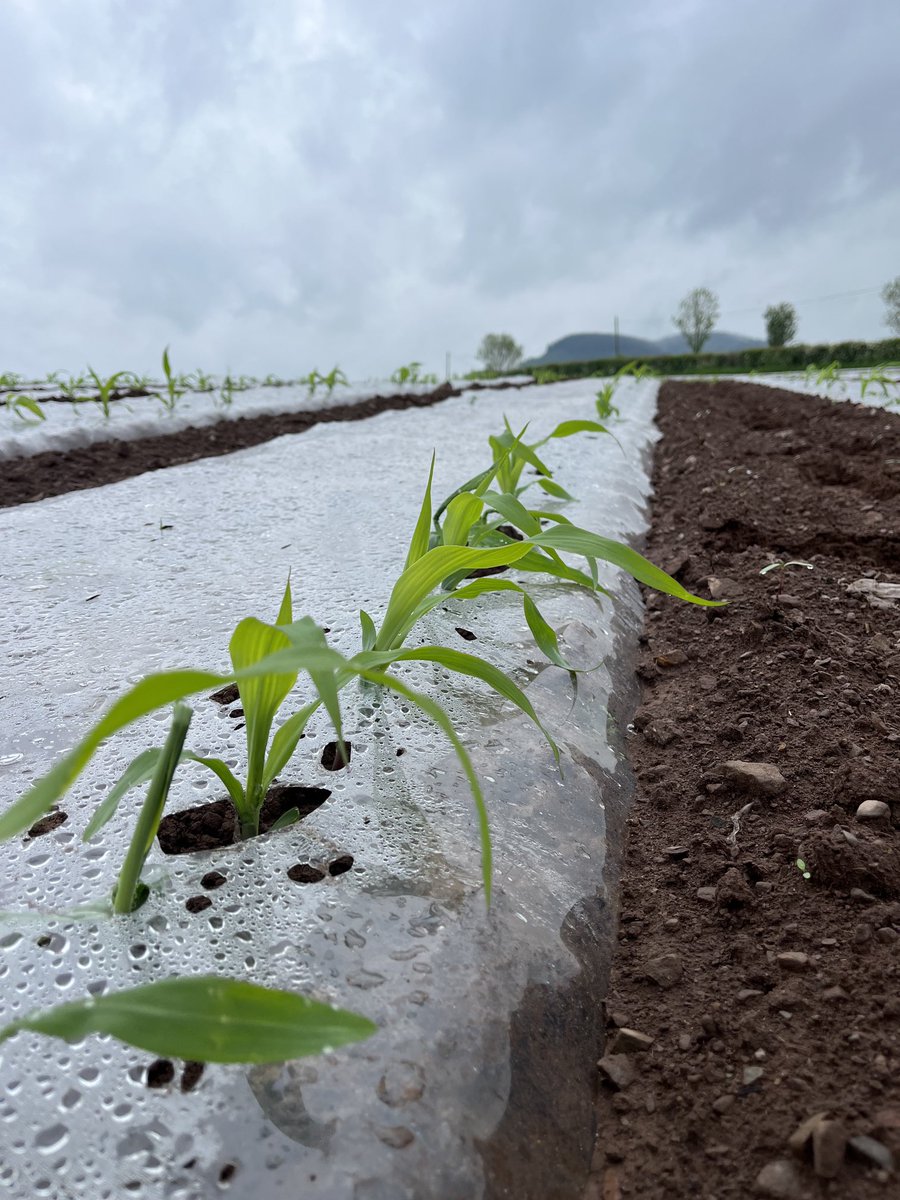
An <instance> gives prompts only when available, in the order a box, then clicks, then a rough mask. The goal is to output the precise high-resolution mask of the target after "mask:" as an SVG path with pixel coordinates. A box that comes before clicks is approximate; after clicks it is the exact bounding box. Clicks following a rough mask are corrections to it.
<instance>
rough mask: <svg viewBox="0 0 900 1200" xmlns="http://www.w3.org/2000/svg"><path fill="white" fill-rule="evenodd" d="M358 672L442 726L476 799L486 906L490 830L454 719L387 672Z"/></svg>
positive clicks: (426, 697) (362, 670) (365, 670)
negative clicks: (416, 707)
mask: <svg viewBox="0 0 900 1200" xmlns="http://www.w3.org/2000/svg"><path fill="white" fill-rule="evenodd" d="M358 674H360V675H361V676H362V677H363V678H364V679H368V680H369V681H370V682H371V683H380V684H381V685H382V687H387V688H390V689H391V691H394V692H397V693H398V695H400V696H404V697H405V698H406V699H407V700H411V701H412V703H413V704H416V705H418V707H419V708H421V710H422V711H423V712H424V713H425V714H426V715H427V716H429V717H431V719H432V721H434V723H435V724H436V725H439V726H440V728H441V729H443V731H444V733H445V734H446V735H447V737H448V739H449V740H450V743H451V745H452V746H453V749H454V750H455V751H456V757H457V758H458V759H459V762H460V765H461V766H462V769H463V771H464V772H465V776H466V779H467V780H468V781H469V790H470V791H471V793H472V798H473V800H474V801H475V811H476V813H477V816H478V831H479V835H480V837H481V874H482V881H483V882H484V895H485V902H486V903H487V904H488V905H489V904H490V902H491V876H492V873H493V854H492V850H491V830H490V825H489V823H488V815H487V807H486V805H485V803H484V793H483V792H482V790H481V784H480V783H479V782H478V776H477V775H476V773H475V768H474V767H473V766H472V760H471V758H470V757H469V754H468V751H467V750H466V748H465V746H464V745H463V744H462V742H461V741H460V738H459V735H458V734H457V732H456V730H455V729H454V728H453V722H452V721H451V720H450V718H449V717H448V716H447V714H446V712H445V711H444V709H443V708H442V707H441V706H440V704H438V703H437V702H436V701H434V700H432V699H431V698H430V697H429V696H426V695H425V694H424V693H423V692H417V691H415V690H414V689H413V688H411V687H408V686H407V685H406V684H405V683H401V682H400V680H399V679H396V678H395V677H394V676H393V675H391V674H389V673H388V672H387V671H374V670H369V669H366V668H358Z"/></svg>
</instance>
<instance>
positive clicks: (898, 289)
mask: <svg viewBox="0 0 900 1200" xmlns="http://www.w3.org/2000/svg"><path fill="white" fill-rule="evenodd" d="M881 298H882V300H883V301H884V303H885V305H886V306H887V312H886V313H885V317H884V323H885V325H887V327H888V329H890V330H892V332H894V333H896V334H897V336H898V337H900V275H898V276H897V278H896V279H892V280H891V282H890V283H886V284H885V285H884V287H883V288H882V290H881Z"/></svg>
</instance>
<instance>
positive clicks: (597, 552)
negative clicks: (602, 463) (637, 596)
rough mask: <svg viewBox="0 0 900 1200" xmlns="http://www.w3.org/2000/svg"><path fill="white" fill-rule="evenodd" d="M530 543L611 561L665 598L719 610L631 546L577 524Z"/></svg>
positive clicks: (718, 604)
mask: <svg viewBox="0 0 900 1200" xmlns="http://www.w3.org/2000/svg"><path fill="white" fill-rule="evenodd" d="M532 541H533V542H534V543H535V545H538V546H550V547H553V548H554V549H555V550H562V551H563V552H568V553H570V554H583V555H586V556H591V557H594V558H600V559H603V560H604V561H605V562H611V563H613V564H614V565H615V566H617V567H622V568H623V569H624V570H625V571H627V572H628V573H629V575H633V576H634V578H635V579H637V580H639V581H640V582H641V583H645V584H647V586H648V587H652V588H655V589H656V590H657V591H658V592H665V593H666V595H669V596H675V597H677V598H678V599H679V600H687V601H689V602H690V603H691V604H699V605H702V606H703V607H704V608H720V607H721V602H720V601H716V600H704V599H703V598H702V597H700V596H695V595H694V594H693V593H692V592H689V591H688V590H687V589H686V588H683V587H682V586H681V584H680V583H679V582H678V581H677V580H676V579H673V578H672V576H671V575H667V574H666V573H665V571H661V570H660V569H659V567H655V566H654V565H653V563H652V562H649V561H648V560H647V559H646V558H644V556H643V555H642V554H638V552H637V551H636V550H632V549H631V547H630V546H626V545H624V544H623V543H622V542H614V541H612V539H611V538H605V537H601V536H600V534H597V533H591V532H590V531H589V530H587V529H579V528H578V526H577V525H557V526H556V527H554V528H553V529H545V530H544V531H543V532H542V533H540V534H538V536H537V537H535V538H532Z"/></svg>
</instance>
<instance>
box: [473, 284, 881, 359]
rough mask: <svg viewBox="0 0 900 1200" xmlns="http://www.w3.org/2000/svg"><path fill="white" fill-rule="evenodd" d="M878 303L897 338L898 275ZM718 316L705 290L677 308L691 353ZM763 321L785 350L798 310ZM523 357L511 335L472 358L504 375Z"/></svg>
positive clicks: (491, 337) (488, 338)
mask: <svg viewBox="0 0 900 1200" xmlns="http://www.w3.org/2000/svg"><path fill="white" fill-rule="evenodd" d="M881 299H882V300H883V301H884V305H885V317H884V323H885V325H887V327H888V328H889V329H890V330H892V331H893V332H894V333H896V334H897V335H898V336H900V275H898V276H897V278H896V279H892V280H891V281H890V283H886V284H885V285H884V287H883V288H882V291H881ZM719 312H720V309H719V298H718V296H717V295H716V294H715V292H713V291H710V289H709V288H706V287H697V288H693V290H692V291H690V292H688V294H687V295H686V296H685V297H684V299H683V300H682V301H681V303H680V304H679V305H678V309H677V311H676V312H675V314H674V316H673V317H672V321H673V323H674V325H675V328H676V329H677V330H678V331H679V333H681V335H682V336H683V337H684V340H685V341H686V342H687V344H688V346H689V347H690V349H691V352H692V353H694V354H699V353H700V351H701V350H702V349H703V347H704V345H705V344H706V342H707V341H708V340H709V336H710V334H711V333H712V331H713V329H714V328H715V324H716V321H717V320H718V319H719ZM763 321H764V322H765V325H766V339H767V341H768V344H769V345H770V346H773V347H780V346H786V345H787V344H788V343H789V342H792V341H793V340H794V338H795V337H796V336H797V310H796V308H794V306H793V304H788V303H787V302H782V303H781V304H770V305H769V307H768V308H767V309H766V310H765V312H764V313H763ZM523 353H524V351H523V350H522V347H521V346H520V345H519V344H518V342H517V341H516V340H515V338H514V337H512V335H511V334H508V333H488V334H486V335H485V336H484V338H483V339H482V341H481V345H480V346H479V347H478V351H477V353H476V356H475V357H476V358H477V359H478V360H479V362H481V363H483V364H484V367H485V368H486V369H487V370H489V371H499V372H503V371H511V370H512V369H513V368H514V367H516V366H517V365H518V364H519V363H520V362H521V361H522V356H523Z"/></svg>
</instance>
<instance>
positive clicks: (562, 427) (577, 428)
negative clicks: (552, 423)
mask: <svg viewBox="0 0 900 1200" xmlns="http://www.w3.org/2000/svg"><path fill="white" fill-rule="evenodd" d="M575 433H609V430H608V429H607V428H606V426H605V425H600V424H599V423H598V422H597V421H561V422H560V424H559V425H557V427H556V428H555V429H554V430H553V432H552V433H548V434H547V436H546V437H545V438H544V441H543V442H539V443H538V445H540V446H542V445H543V444H544V442H549V441H550V439H551V438H567V437H571V436H572V435H573V434H575Z"/></svg>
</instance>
